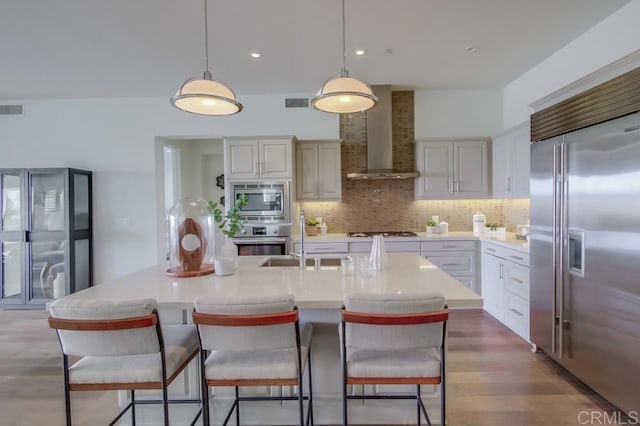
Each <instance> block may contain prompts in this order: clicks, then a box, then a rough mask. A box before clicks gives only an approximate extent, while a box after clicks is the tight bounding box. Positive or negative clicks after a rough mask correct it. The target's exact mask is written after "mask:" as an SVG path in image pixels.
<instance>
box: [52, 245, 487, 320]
mask: <svg viewBox="0 0 640 426" xmlns="http://www.w3.org/2000/svg"><path fill="white" fill-rule="evenodd" d="M354 258H356V259H357V258H358V256H355V257H354ZM266 259H267V257H265V256H245V257H242V256H241V257H239V258H238V264H239V268H238V270H237V271H236V272H235V273H234V274H233V275H229V276H225V277H218V276H216V275H213V274H211V275H205V276H202V277H196V278H174V277H170V276H168V275H167V274H166V273H165V270H166V265H157V266H153V267H150V268H147V269H143V270H141V271H138V272H135V273H133V274H130V275H127V276H124V277H121V278H118V279H115V280H112V281H109V282H104V283H101V284H99V285H96V286H94V287H90V288H88V289H86V290H82V291H79V292H77V293H74V294H71V295H69V296H65V297H67V298H73V299H78V298H80V299H123V298H142V297H153V298H155V299H156V300H157V301H158V305H159V306H160V308H162V309H191V307H192V306H193V300H194V299H195V297H196V296H212V295H244V294H246V295H258V294H277V293H291V294H293V295H294V297H295V299H296V304H297V305H298V307H299V308H300V309H339V308H340V307H341V306H342V301H343V299H344V295H345V294H347V293H354V292H379V293H389V292H391V293H396V292H402V293H417V292H438V293H442V294H443V295H444V297H445V299H446V300H447V303H448V304H449V307H451V308H480V307H482V298H481V297H480V296H479V295H477V294H476V293H474V292H473V291H471V290H469V289H468V288H467V287H465V286H464V285H462V284H460V283H459V282H458V281H456V280H455V279H453V278H451V277H450V276H449V275H447V274H446V273H445V272H443V271H441V270H440V269H439V268H437V267H436V266H434V265H432V264H431V263H430V262H428V261H427V260H425V259H423V258H422V257H420V256H419V255H414V254H400V253H389V268H388V269H386V270H384V271H373V272H372V274H371V275H370V276H369V277H367V278H363V277H361V276H360V275H359V274H353V275H343V274H342V271H341V269H340V267H339V266H333V267H331V266H326V267H322V269H321V270H314V269H313V268H312V267H308V268H306V269H300V268H298V267H260V266H259V265H260V264H262V263H263V262H264V261H265V260H266Z"/></svg>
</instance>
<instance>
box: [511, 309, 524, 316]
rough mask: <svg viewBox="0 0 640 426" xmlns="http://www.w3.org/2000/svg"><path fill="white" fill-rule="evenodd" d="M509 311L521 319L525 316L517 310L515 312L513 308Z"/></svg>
mask: <svg viewBox="0 0 640 426" xmlns="http://www.w3.org/2000/svg"><path fill="white" fill-rule="evenodd" d="M509 310H510V311H511V312H513V313H514V314H516V315H517V316H519V317H522V316H524V315H523V314H522V313H520V312H519V311H516V310H515V309H513V308H510V309H509Z"/></svg>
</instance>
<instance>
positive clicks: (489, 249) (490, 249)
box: [485, 247, 498, 252]
mask: <svg viewBox="0 0 640 426" xmlns="http://www.w3.org/2000/svg"><path fill="white" fill-rule="evenodd" d="M485 250H486V251H492V252H496V251H498V250H496V249H492V248H489V247H487V248H486V249H485Z"/></svg>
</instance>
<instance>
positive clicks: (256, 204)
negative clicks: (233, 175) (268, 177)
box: [231, 182, 289, 222]
mask: <svg viewBox="0 0 640 426" xmlns="http://www.w3.org/2000/svg"><path fill="white" fill-rule="evenodd" d="M242 194H244V195H246V197H247V205H246V206H244V207H243V208H242V216H243V218H244V219H245V221H248V222H255V221H259V222H263V221H269V222H289V182H271V183H265V182H232V183H231V197H232V199H233V201H232V202H231V204H233V203H235V200H237V199H238V197H239V196H240V195H242Z"/></svg>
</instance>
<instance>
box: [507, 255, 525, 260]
mask: <svg viewBox="0 0 640 426" xmlns="http://www.w3.org/2000/svg"><path fill="white" fill-rule="evenodd" d="M509 257H510V258H512V259H517V260H524V258H523V257H520V256H514V255H509Z"/></svg>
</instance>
